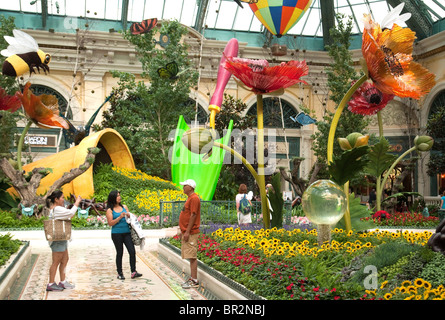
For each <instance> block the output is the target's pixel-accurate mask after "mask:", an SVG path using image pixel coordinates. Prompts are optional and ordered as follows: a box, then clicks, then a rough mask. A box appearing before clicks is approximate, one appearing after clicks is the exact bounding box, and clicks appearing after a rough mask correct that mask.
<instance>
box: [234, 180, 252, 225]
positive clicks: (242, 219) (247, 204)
mask: <svg viewBox="0 0 445 320" xmlns="http://www.w3.org/2000/svg"><path fill="white" fill-rule="evenodd" d="M251 199H252V196H251V195H247V186H246V185H245V184H244V183H242V184H240V186H239V189H238V194H237V195H236V198H235V201H236V212H237V216H238V224H239V225H240V226H242V225H247V224H249V223H252V215H251V214H252V202H251V201H250V200H251Z"/></svg>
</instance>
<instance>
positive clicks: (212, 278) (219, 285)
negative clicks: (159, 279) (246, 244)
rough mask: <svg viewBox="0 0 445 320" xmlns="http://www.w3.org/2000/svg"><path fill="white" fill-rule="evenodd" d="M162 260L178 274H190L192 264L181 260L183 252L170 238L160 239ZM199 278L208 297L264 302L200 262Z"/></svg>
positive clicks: (243, 287) (159, 250)
mask: <svg viewBox="0 0 445 320" xmlns="http://www.w3.org/2000/svg"><path fill="white" fill-rule="evenodd" d="M158 248H159V249H158V253H159V257H160V259H161V260H162V261H163V262H164V263H165V264H167V265H168V266H169V267H171V268H172V269H173V270H175V271H176V272H177V273H178V274H180V275H181V274H182V275H184V274H187V273H189V272H190V264H189V262H188V261H187V260H184V259H182V258H181V250H180V249H179V248H177V247H176V246H174V245H172V244H170V242H169V240H168V238H164V239H159V247H158ZM198 268H199V271H198V278H199V281H200V285H201V289H202V291H208V294H206V295H207V297H211V298H213V299H219V300H262V299H264V298H263V297H260V296H258V295H256V294H255V293H253V292H252V291H250V290H248V289H247V288H246V287H245V286H243V285H240V284H239V283H237V282H235V281H233V280H232V279H229V278H228V277H226V276H225V275H224V274H222V273H221V272H219V271H217V270H215V269H213V268H211V267H209V266H208V265H206V264H205V263H203V262H202V261H200V260H198Z"/></svg>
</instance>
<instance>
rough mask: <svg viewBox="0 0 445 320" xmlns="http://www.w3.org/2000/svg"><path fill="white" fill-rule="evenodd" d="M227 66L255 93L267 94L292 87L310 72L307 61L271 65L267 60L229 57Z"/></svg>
mask: <svg viewBox="0 0 445 320" xmlns="http://www.w3.org/2000/svg"><path fill="white" fill-rule="evenodd" d="M225 68H226V69H227V70H229V71H230V72H231V73H232V74H233V75H234V76H235V77H237V78H238V79H239V80H241V81H242V82H243V83H244V84H245V85H246V86H247V87H249V88H250V89H252V91H253V92H254V93H255V94H265V93H271V92H274V91H277V90H279V89H284V88H287V87H290V86H292V85H294V84H296V83H299V82H303V83H305V84H307V83H306V81H304V80H300V78H301V77H303V76H305V75H307V74H308V72H309V68H308V67H307V65H306V62H305V61H294V60H292V61H288V62H282V63H281V64H280V65H278V66H273V67H270V66H269V63H268V62H267V60H251V59H243V58H236V57H228V58H227V60H226V63H225Z"/></svg>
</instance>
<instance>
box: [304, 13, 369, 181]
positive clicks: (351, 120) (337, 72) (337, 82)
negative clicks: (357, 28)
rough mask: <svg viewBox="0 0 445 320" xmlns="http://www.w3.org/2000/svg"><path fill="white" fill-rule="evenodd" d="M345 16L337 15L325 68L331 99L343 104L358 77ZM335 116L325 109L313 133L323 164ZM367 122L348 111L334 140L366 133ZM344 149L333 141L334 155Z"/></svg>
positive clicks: (324, 174)
mask: <svg viewBox="0 0 445 320" xmlns="http://www.w3.org/2000/svg"><path fill="white" fill-rule="evenodd" d="M345 18H346V16H345V15H344V14H337V15H336V21H337V24H336V26H335V27H334V28H331V30H330V34H331V37H332V39H333V42H332V44H331V45H329V46H326V48H327V50H328V53H329V56H330V57H331V58H332V60H333V61H332V63H331V64H330V65H329V67H327V68H326V73H327V75H328V82H327V84H328V87H329V90H330V96H329V98H330V100H332V101H333V102H334V103H335V104H336V105H338V104H339V103H340V101H341V100H342V98H343V96H344V95H345V93H346V92H347V91H348V89H349V88H350V86H351V81H354V80H357V79H358V78H359V74H358V73H357V71H356V70H355V68H354V62H353V60H352V54H351V52H350V51H349V47H350V45H351V31H352V18H351V17H349V18H348V19H347V21H346V22H345V21H344V20H345ZM333 117H334V113H333V112H330V111H329V110H326V114H325V115H324V117H323V120H320V121H318V122H317V129H318V131H317V132H316V133H315V134H313V135H312V138H313V139H314V144H313V146H312V150H313V151H314V153H315V155H316V156H317V162H318V163H320V164H325V163H327V140H328V136H329V130H330V127H331V122H332V119H333ZM368 124H369V119H367V118H365V117H363V116H362V115H357V114H354V113H352V112H349V111H348V110H346V111H345V112H343V113H342V115H341V117H340V120H339V124H338V127H337V130H336V134H335V140H334V141H337V137H346V136H347V135H348V134H350V133H352V132H360V133H365V130H366V127H367V126H368ZM341 152H342V151H341V149H340V146H339V145H338V143H334V155H339V154H341ZM327 176H328V175H327V171H325V170H320V175H319V178H321V177H327Z"/></svg>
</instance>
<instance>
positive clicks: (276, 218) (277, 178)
mask: <svg viewBox="0 0 445 320" xmlns="http://www.w3.org/2000/svg"><path fill="white" fill-rule="evenodd" d="M271 184H272V187H273V190H269V193H268V194H267V197H268V198H269V201H270V205H271V206H272V210H273V212H272V220H271V221H270V227H271V228H274V227H276V228H281V227H282V226H283V205H284V200H283V193H282V192H281V174H280V173H279V172H278V173H276V174H274V175H273V176H272V181H271ZM276 190H279V191H276Z"/></svg>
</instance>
